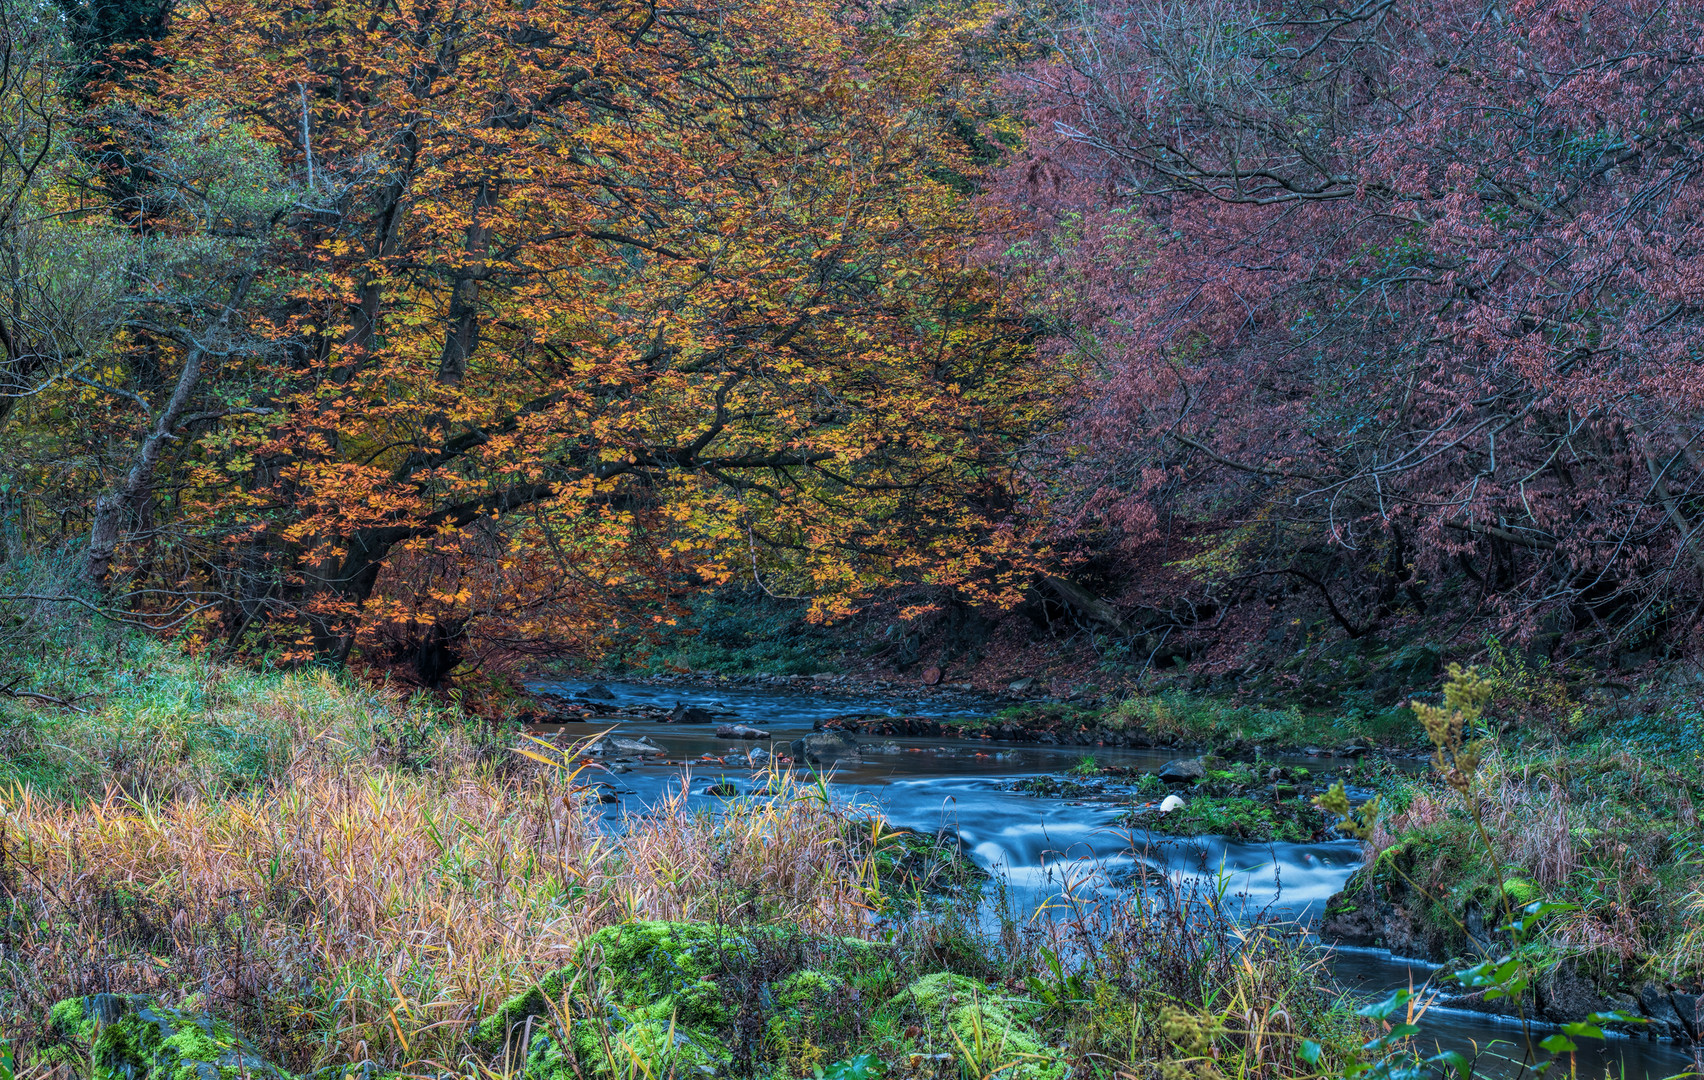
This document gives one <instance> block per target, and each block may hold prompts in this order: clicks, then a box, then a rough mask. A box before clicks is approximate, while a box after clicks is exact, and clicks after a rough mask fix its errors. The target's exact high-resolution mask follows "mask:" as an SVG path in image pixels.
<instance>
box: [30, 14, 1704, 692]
mask: <svg viewBox="0 0 1704 1080" xmlns="http://www.w3.org/2000/svg"><path fill="white" fill-rule="evenodd" d="M58 2H59V5H60V6H59V7H53V6H51V5H45V4H43V5H35V6H32V5H31V3H30V2H29V0H7V2H6V7H5V9H4V12H3V20H0V21H3V24H4V25H3V27H0V35H3V44H4V56H3V58H0V59H3V64H0V83H3V84H0V115H3V117H4V131H3V133H0V155H3V159H4V164H3V167H0V185H3V192H0V194H3V201H0V247H3V249H4V260H5V266H6V268H7V269H6V273H5V275H4V278H5V281H4V289H5V292H6V295H5V298H4V304H3V305H0V307H3V309H4V310H3V314H0V338H3V341H0V344H3V345H4V349H5V354H6V355H5V365H6V366H5V385H6V397H5V398H4V406H3V407H4V410H5V411H4V417H3V422H4V424H5V428H4V437H5V440H6V449H7V452H6V454H5V455H4V462H3V465H0V469H3V471H4V478H3V480H0V484H3V487H4V492H5V513H6V519H7V536H8V542H9V545H10V551H11V553H12V554H11V558H10V568H9V576H10V578H11V592H10V594H9V595H11V596H13V597H14V598H15V600H14V604H17V603H24V604H25V607H26V608H28V609H29V610H31V611H37V610H42V609H43V608H44V606H45V608H46V609H51V608H52V607H53V605H54V604H55V603H58V604H61V605H66V604H69V605H82V606H85V607H91V606H92V607H96V608H99V609H100V610H102V611H104V612H106V613H108V614H111V615H115V616H117V617H120V618H125V619H128V620H130V621H133V622H137V623H141V624H145V625H147V626H150V627H154V628H157V629H163V630H170V631H172V632H174V633H180V634H187V635H189V640H191V641H194V642H203V643H206V644H209V645H214V646H217V647H220V648H222V649H225V650H228V651H230V652H232V653H236V654H242V655H250V656H257V657H264V658H267V659H269V660H271V661H274V662H284V663H292V662H301V661H305V660H312V659H320V660H329V661H331V662H333V663H341V662H344V661H346V660H348V659H350V658H351V657H352V656H354V657H364V658H365V659H366V661H367V662H368V663H373V664H388V663H396V662H398V661H402V662H404V663H405V666H406V665H407V664H412V665H413V666H414V667H416V668H417V669H418V670H419V671H420V672H421V677H422V678H424V679H425V680H426V681H427V682H431V683H436V682H437V681H438V680H439V678H440V677H442V676H443V675H444V674H445V673H446V672H447V671H448V669H449V668H450V667H453V666H454V664H455V662H456V660H457V659H458V658H465V657H471V656H486V655H491V654H495V653H502V654H504V655H508V656H528V655H558V656H560V655H574V656H595V655H597V653H598V652H599V650H600V649H601V648H604V647H605V646H606V645H607V643H608V639H609V635H610V633H611V632H612V631H623V632H632V631H634V630H643V629H645V628H646V627H659V628H666V627H668V626H670V625H673V624H674V623H675V622H676V621H677V617H678V616H679V614H680V612H681V610H682V605H683V604H684V603H688V602H689V601H690V600H691V598H692V597H694V596H696V595H699V594H702V593H703V592H705V591H706V590H714V589H716V588H719V587H724V586H728V585H730V584H732V585H744V586H746V587H752V586H758V587H761V588H762V589H763V590H765V591H766V592H768V593H770V594H771V595H773V596H777V597H787V598H800V599H808V601H809V606H810V612H811V614H812V616H813V618H815V619H817V620H827V621H829V622H833V621H834V620H836V619H838V618H843V617H845V616H846V615H848V614H849V613H852V612H855V611H857V610H859V609H860V607H861V606H862V605H867V604H868V603H870V602H872V600H876V599H880V598H883V597H886V598H887V599H888V600H889V601H890V607H889V610H891V611H892V612H893V613H894V615H895V617H896V618H898V619H899V620H901V621H908V622H914V621H917V620H923V622H924V623H925V624H926V623H927V621H928V620H929V619H931V618H939V617H940V615H941V613H943V612H948V613H951V612H953V611H955V610H974V611H975V612H977V613H978V614H979V617H992V618H999V617H1000V614H999V613H1001V612H1010V611H1014V610H1018V611H1028V612H1029V613H1030V615H1031V616H1032V617H1037V612H1041V613H1042V615H1047V613H1048V612H1049V611H1052V612H1053V613H1054V614H1057V615H1068V616H1069V617H1070V618H1071V619H1073V620H1075V621H1076V622H1077V623H1079V624H1083V625H1093V626H1094V627H1095V628H1096V629H1098V630H1100V631H1106V632H1112V633H1114V634H1115V635H1123V636H1126V637H1129V636H1132V635H1134V636H1135V637H1136V638H1138V639H1139V640H1140V642H1141V643H1142V647H1140V648H1138V649H1137V652H1139V653H1144V654H1145V655H1146V656H1147V657H1148V659H1149V662H1158V663H1161V664H1162V665H1166V664H1170V663H1177V662H1183V661H1188V660H1193V659H1196V658H1197V657H1201V658H1203V659H1204V660H1205V661H1206V662H1208V663H1209V664H1216V665H1218V666H1219V667H1221V668H1225V667H1231V666H1236V665H1238V664H1243V663H1247V662H1248V660H1247V657H1246V656H1244V655H1243V653H1242V650H1244V648H1245V646H1248V645H1250V644H1251V643H1258V642H1260V640H1261V638H1262V635H1263V634H1265V633H1266V631H1267V628H1268V626H1269V625H1270V624H1271V623H1272V622H1273V621H1274V620H1275V619H1277V620H1290V621H1295V620H1297V619H1301V620H1303V621H1305V622H1307V623H1308V624H1309V625H1317V626H1318V627H1319V628H1320V629H1319V632H1318V633H1317V634H1316V635H1315V636H1316V637H1317V638H1319V639H1321V640H1323V639H1326V638H1331V639H1334V640H1337V641H1354V642H1363V643H1364V642H1369V641H1374V642H1376V641H1385V640H1396V641H1403V640H1412V639H1415V638H1417V637H1426V638H1428V639H1429V640H1435V641H1440V642H1445V643H1448V642H1455V641H1470V642H1471V641H1482V640H1484V639H1485V638H1486V637H1487V636H1488V635H1494V636H1497V637H1500V638H1501V639H1503V640H1505V641H1510V642H1514V641H1519V642H1521V643H1522V645H1523V647H1524V648H1527V649H1528V650H1530V652H1531V653H1532V654H1533V655H1535V656H1538V657H1547V658H1552V659H1588V660H1591V661H1594V662H1617V661H1619V662H1621V663H1623V664H1630V665H1633V666H1637V665H1639V664H1642V663H1645V662H1648V661H1650V660H1652V659H1654V658H1660V657H1663V656H1668V657H1673V656H1675V655H1679V654H1687V653H1690V652H1694V651H1696V649H1697V647H1698V640H1697V633H1698V628H1699V618H1700V614H1701V608H1700V605H1701V604H1704V536H1700V535H1699V534H1698V530H1699V526H1700V523H1704V493H1701V492H1700V490H1699V487H1700V483H1701V482H1704V447H1700V446H1699V444H1698V442H1697V440H1698V437H1699V435H1700V434H1701V433H1704V426H1701V423H1700V421H1701V416H1704V400H1701V394H1704V390H1701V389H1700V388H1701V386H1704V381H1701V379H1700V370H1701V368H1700V359H1699V356H1698V343H1699V340H1700V326H1701V317H1704V312H1701V310H1700V309H1699V306H1698V302H1697V294H1698V291H1699V286H1698V282H1697V276H1696V275H1697V273H1698V265H1699V236H1698V234H1697V231H1696V229H1697V223H1696V221H1695V219H1696V218H1697V217H1698V215H1699V209H1698V208H1699V198H1700V191H1701V186H1700V185H1701V181H1700V178H1699V164H1700V155H1701V153H1704V144H1701V143H1700V139H1699V131H1698V130H1697V127H1698V119H1697V117H1698V115H1699V114H1700V100H1699V99H1700V94H1701V89H1700V60H1699V54H1698V42H1699V40H1700V36H1699V35H1700V31H1701V29H1704V24H1701V23H1700V21H1699V15H1698V13H1697V12H1696V11H1694V10H1692V9H1691V8H1690V7H1689V6H1688V5H1676V4H1664V3H1657V2H1651V3H1644V2H1634V0H1629V2H1626V3H1615V4H1574V3H1563V2H1555V3H1517V4H1509V5H1494V6H1492V7H1491V8H1486V7H1484V6H1483V5H1477V4H1475V5H1467V4H1460V5H1455V4H1416V3H1405V2H1399V0H1372V2H1368V3H1365V4H1360V5H1356V6H1353V7H1351V8H1347V9H1342V10H1338V9H1328V8H1324V7H1315V6H1312V5H1307V4H1295V5H1290V4H1276V5H1264V6H1262V5H1257V4H1244V3H1240V2H1233V0H1226V2H1220V0H1188V2H1160V0H1153V2H1147V0H1144V2H1140V3H1119V4H1110V3H1109V4H1100V3H1091V4H1086V5H1084V6H1080V7H1056V8H1035V7H1023V6H1021V5H1017V4H1011V5H997V4H972V3H968V2H964V3H939V4H861V3H829V2H824V3H817V2H812V3H804V4H792V3H789V4H772V3H767V2H763V0H751V2H746V0H736V2H730V3H719V4H713V5H711V6H708V7H703V6H698V7H685V8H667V7H662V6H657V5H650V4H643V3H634V4H628V3H608V4H578V3H567V4H552V3H530V4H506V3H483V2H482V3H476V4H466V3H456V4H450V5H444V4H441V3H432V2H423V3H418V4H416V3H401V4H397V3H385V4H379V5H367V4H351V5H346V4H338V3H332V4H317V5H313V6H310V7H307V8H298V7H294V6H277V5H271V6H269V5H267V4H264V3H254V2H250V0H231V2H228V3H222V4H210V3H209V4H201V5H182V6H180V7H177V8H172V7H170V6H169V5H167V6H160V5H150V4H148V3H142V2H127V3H120V4H113V5H103V4H101V3H98V2H96V0H88V2H86V3H83V2H79V0H58ZM23 598H29V599H28V600H27V601H26V600H24V599H23ZM43 598H49V599H43ZM896 598H897V599H896ZM20 610H21V609H20ZM1274 611H1276V612H1277V613H1278V614H1276V615H1274V614H1272V612H1274ZM19 617H20V618H22V617H24V616H22V615H20V616H19Z"/></svg>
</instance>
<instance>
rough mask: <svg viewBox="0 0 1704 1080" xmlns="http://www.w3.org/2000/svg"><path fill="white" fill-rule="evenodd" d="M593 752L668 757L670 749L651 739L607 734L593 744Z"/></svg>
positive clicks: (628, 755)
mask: <svg viewBox="0 0 1704 1080" xmlns="http://www.w3.org/2000/svg"><path fill="white" fill-rule="evenodd" d="M591 749H592V753H594V754H598V755H609V754H616V755H621V756H627V757H631V756H635V755H636V756H638V757H667V756H668V751H667V750H664V749H663V748H662V747H660V746H658V745H657V744H656V743H654V742H652V741H651V740H650V739H645V738H639V739H629V738H627V737H625V736H622V735H605V736H604V737H603V738H601V739H599V740H598V741H597V742H595V743H593V744H592V748H591Z"/></svg>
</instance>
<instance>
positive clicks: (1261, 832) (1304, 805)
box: [1126, 795, 1329, 844]
mask: <svg viewBox="0 0 1704 1080" xmlns="http://www.w3.org/2000/svg"><path fill="white" fill-rule="evenodd" d="M1126 820H1127V822H1128V823H1129V824H1132V825H1139V826H1142V827H1143V828H1147V829H1151V830H1152V831H1154V832H1157V833H1164V834H1166V835H1168V836H1229V837H1234V838H1236V839H1238V840H1259V841H1267V840H1281V841H1285V842H1288V843H1295V844H1302V843H1309V842H1313V841H1317V840H1322V839H1324V838H1325V837H1327V836H1328V835H1329V827H1328V825H1327V823H1326V820H1325V815H1324V814H1323V813H1322V812H1321V811H1320V809H1319V808H1318V807H1316V806H1314V805H1313V804H1312V803H1311V802H1308V801H1305V800H1302V799H1278V800H1261V799H1251V798H1248V797H1247V796H1242V795H1230V796H1214V795H1196V796H1195V797H1194V798H1192V799H1190V800H1189V802H1187V803H1185V804H1184V806H1183V808H1182V809H1180V810H1173V811H1172V812H1171V813H1169V814H1155V813H1140V814H1133V815H1131V816H1130V817H1128V818H1127V819H1126Z"/></svg>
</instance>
